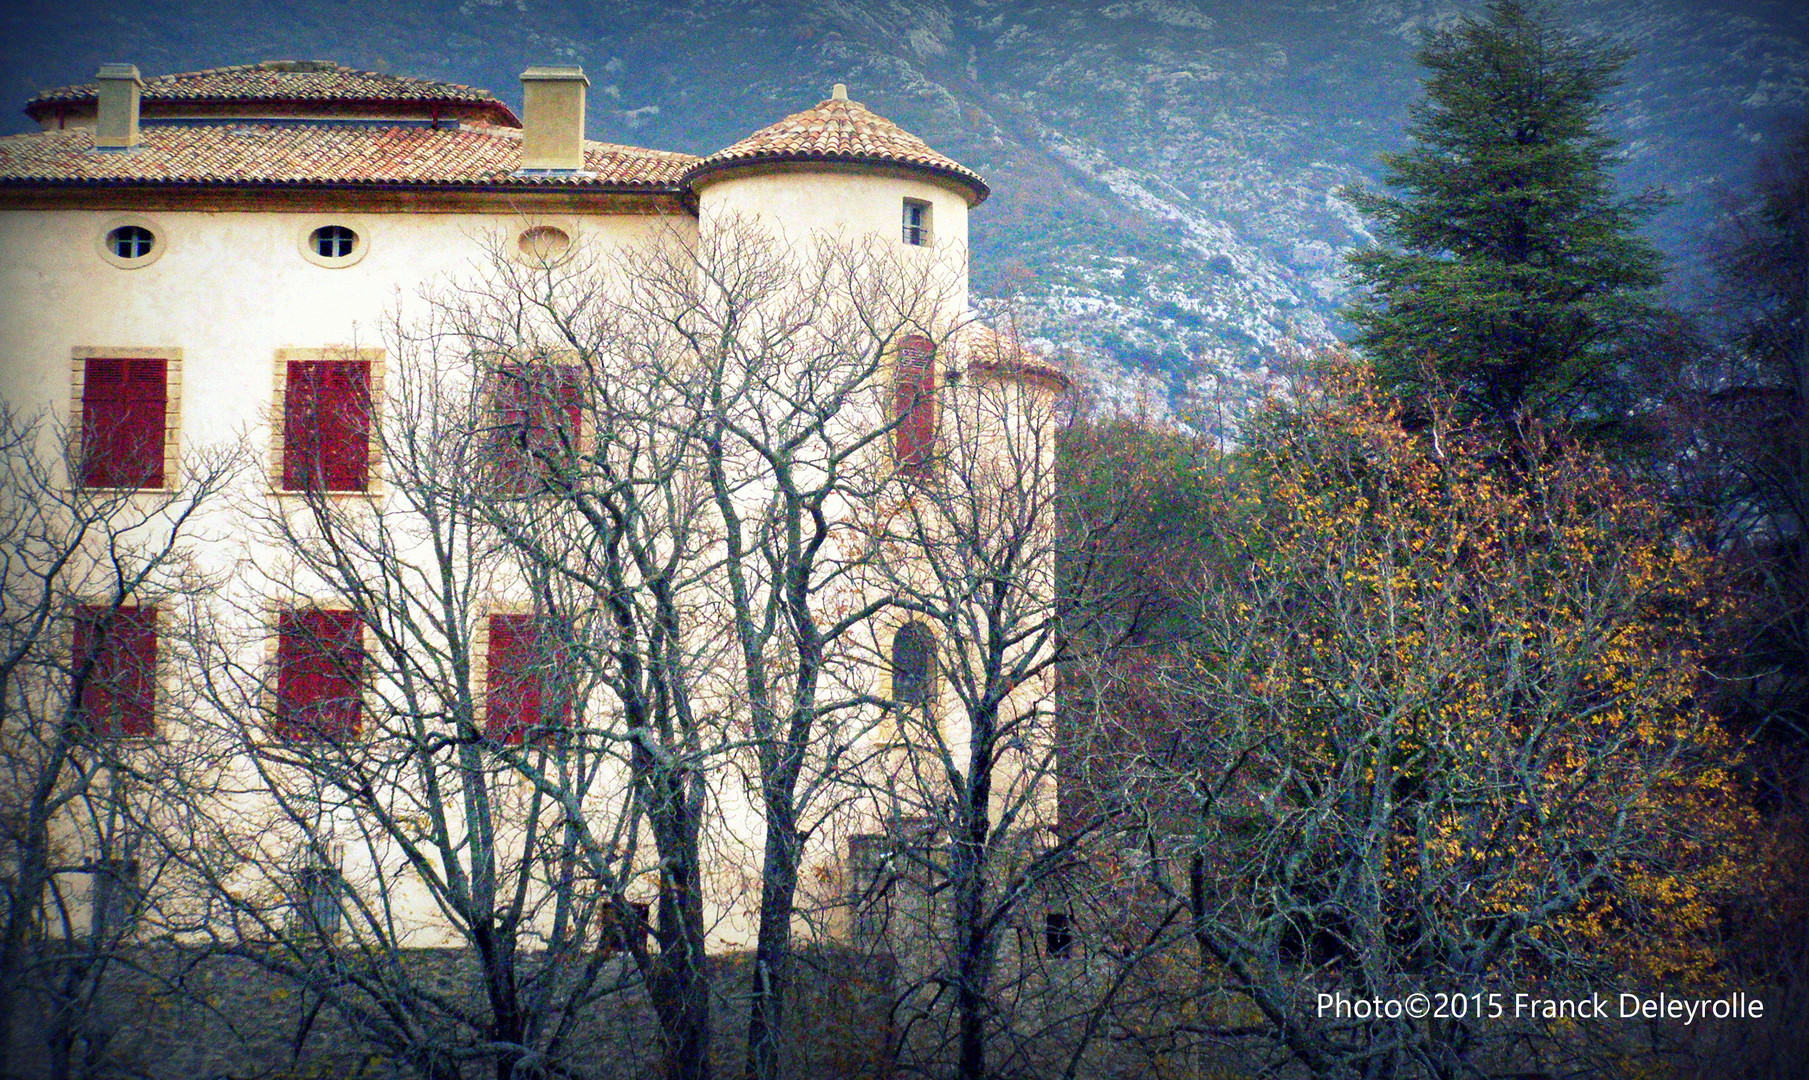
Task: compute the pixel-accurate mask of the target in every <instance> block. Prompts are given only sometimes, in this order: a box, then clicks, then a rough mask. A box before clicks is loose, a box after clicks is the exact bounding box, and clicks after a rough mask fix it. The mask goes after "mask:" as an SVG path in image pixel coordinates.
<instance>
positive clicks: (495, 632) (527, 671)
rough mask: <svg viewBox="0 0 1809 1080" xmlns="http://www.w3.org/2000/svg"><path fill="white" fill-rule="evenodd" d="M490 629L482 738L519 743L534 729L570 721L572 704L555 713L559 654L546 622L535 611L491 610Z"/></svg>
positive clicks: (545, 730)
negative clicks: (497, 612)
mask: <svg viewBox="0 0 1809 1080" xmlns="http://www.w3.org/2000/svg"><path fill="white" fill-rule="evenodd" d="M489 629H490V646H489V649H488V650H487V652H486V657H487V659H488V661H489V676H488V683H489V686H488V692H487V694H486V696H485V699H484V737H485V738H488V739H490V740H491V741H493V742H498V743H502V744H504V745H507V746H519V745H521V743H522V741H523V739H524V738H525V737H527V735H528V733H529V732H530V731H532V732H535V733H538V734H545V733H549V732H551V731H552V730H553V729H554V728H555V727H556V726H563V725H566V724H568V723H569V721H570V720H571V706H570V704H569V703H561V706H560V709H559V711H558V714H557V715H556V716H555V715H554V714H553V704H554V700H553V699H554V697H555V696H556V695H557V693H558V689H557V686H556V684H555V681H554V677H553V676H554V674H555V672H556V670H557V668H558V663H557V657H558V653H557V650H556V649H555V648H554V644H555V643H554V641H553V635H552V634H551V633H550V632H548V628H547V626H546V623H545V621H544V620H543V619H541V618H539V617H538V616H534V615H492V616H490V627H489Z"/></svg>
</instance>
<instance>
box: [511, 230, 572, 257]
mask: <svg viewBox="0 0 1809 1080" xmlns="http://www.w3.org/2000/svg"><path fill="white" fill-rule="evenodd" d="M516 245H517V246H518V247H519V248H520V249H521V254H522V256H523V257H524V258H527V259H532V260H533V261H535V262H552V261H553V260H555V259H557V258H559V257H560V256H562V255H564V254H565V253H566V252H567V251H569V250H571V246H572V238H571V237H569V236H567V235H566V234H565V230H564V229H555V228H553V227H552V226H551V225H536V226H534V227H533V228H532V229H528V230H526V231H525V232H523V233H522V234H521V238H520V239H519V240H517V241H516Z"/></svg>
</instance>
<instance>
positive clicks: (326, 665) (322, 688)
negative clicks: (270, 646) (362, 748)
mask: <svg viewBox="0 0 1809 1080" xmlns="http://www.w3.org/2000/svg"><path fill="white" fill-rule="evenodd" d="M363 681H364V621H363V620H362V619H360V618H359V617H358V613H357V612H354V611H331V610H326V609H322V608H307V609H302V610H297V611H285V612H283V613H282V615H281V616H279V618H278V621H277V638H276V725H275V728H276V730H275V735H276V737H277V738H279V739H283V740H286V741H289V742H317V741H336V740H341V739H352V738H356V737H357V735H358V722H359V712H360V705H361V702H360V690H361V687H362V686H363Z"/></svg>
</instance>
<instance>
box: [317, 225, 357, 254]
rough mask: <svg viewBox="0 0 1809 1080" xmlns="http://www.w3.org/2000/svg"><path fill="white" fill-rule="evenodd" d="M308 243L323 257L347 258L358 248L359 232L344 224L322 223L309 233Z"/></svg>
mask: <svg viewBox="0 0 1809 1080" xmlns="http://www.w3.org/2000/svg"><path fill="white" fill-rule="evenodd" d="M308 243H309V244H310V245H311V246H312V247H313V248H314V254H316V255H319V256H320V257H321V258H323V259H345V258H350V257H351V255H352V253H353V252H354V251H357V250H358V234H357V233H355V232H353V231H352V230H351V229H348V228H346V227H345V226H344V225H322V226H321V227H320V228H318V229H315V230H314V231H313V232H312V233H310V234H309V235H308Z"/></svg>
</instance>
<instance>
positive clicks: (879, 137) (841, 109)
mask: <svg viewBox="0 0 1809 1080" xmlns="http://www.w3.org/2000/svg"><path fill="white" fill-rule="evenodd" d="M837 90H838V93H839V92H840V88H839V87H838V88H837ZM782 161H804V162H814V161H847V162H858V163H862V164H869V165H895V166H903V167H905V168H911V169H920V170H922V171H924V172H927V173H932V174H934V175H937V176H940V177H942V178H944V179H947V180H952V181H954V182H955V183H956V184H958V185H959V186H961V187H962V188H963V189H965V190H966V191H967V192H968V193H969V197H970V199H971V200H972V202H973V203H974V204H978V203H979V202H980V201H981V200H983V199H985V198H986V196H987V193H988V189H987V187H986V181H984V180H982V179H980V174H979V173H976V172H974V171H973V170H972V169H970V168H968V167H967V166H965V165H963V164H961V163H960V162H958V161H955V160H954V159H953V158H949V157H945V156H944V155H942V154H940V153H937V152H936V151H935V150H934V149H931V147H930V144H929V143H926V142H924V141H923V140H922V139H920V138H918V137H917V136H915V135H913V134H911V133H910V132H908V131H906V130H905V129H903V128H901V127H899V126H898V125H897V124H894V123H893V122H892V121H890V120H887V119H886V118H885V117H883V116H880V115H879V114H878V113H875V112H873V111H872V110H871V109H869V108H867V107H866V106H865V105H862V104H861V103H860V102H858V101H849V100H848V99H847V98H845V97H832V98H829V99H828V100H826V101H819V102H817V103H816V104H815V105H813V106H811V107H810V108H808V109H805V110H804V111H803V112H800V113H793V114H792V115H790V116H788V117H786V118H785V119H783V120H781V121H779V122H778V123H776V124H773V125H772V126H770V127H765V128H761V129H760V130H759V131H756V132H754V133H753V134H752V135H749V136H748V137H747V138H745V139H743V140H741V141H740V142H738V143H736V144H735V145H733V146H730V147H728V148H726V149H723V150H718V151H717V152H716V153H714V154H711V155H710V156H709V157H707V158H704V159H703V160H702V161H700V162H698V164H697V166H696V167H695V168H693V169H692V170H691V172H690V174H689V175H688V176H687V177H686V180H688V181H689V182H691V183H692V184H696V183H697V182H698V181H699V180H705V181H707V180H709V179H710V178H711V177H712V176H715V175H717V174H719V173H724V172H728V171H730V170H734V169H739V168H743V167H746V166H749V165H761V164H767V163H771V162H782Z"/></svg>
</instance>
